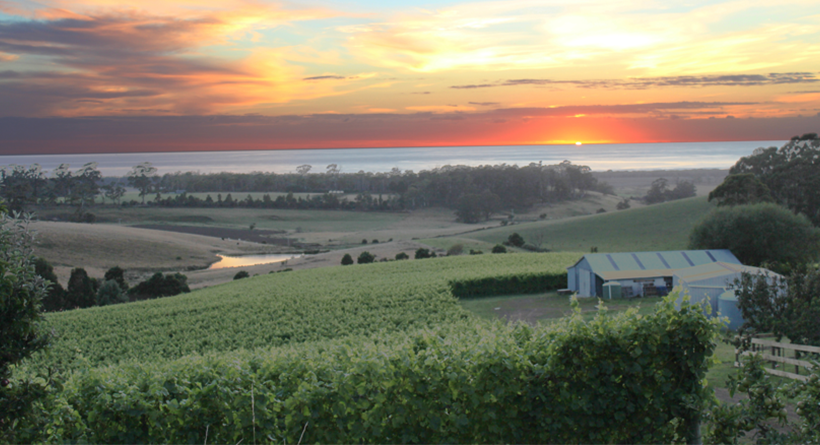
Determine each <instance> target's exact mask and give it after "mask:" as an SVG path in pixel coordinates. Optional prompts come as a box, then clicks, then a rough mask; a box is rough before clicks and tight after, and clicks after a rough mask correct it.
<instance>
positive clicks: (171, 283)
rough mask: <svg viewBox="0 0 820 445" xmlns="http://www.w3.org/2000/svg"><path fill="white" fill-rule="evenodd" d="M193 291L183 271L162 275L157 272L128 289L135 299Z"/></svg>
mask: <svg viewBox="0 0 820 445" xmlns="http://www.w3.org/2000/svg"><path fill="white" fill-rule="evenodd" d="M188 292H191V289H190V288H189V287H188V277H186V276H185V275H182V274H181V273H175V274H167V275H165V276H163V275H162V273H161V272H157V273H155V274H154V275H152V276H151V278H149V279H147V280H145V281H143V282H141V283H139V284H137V285H136V286H134V287H132V288H131V289H129V290H128V295H129V296H131V298H132V299H133V300H147V299H151V298H160V297H172V296H174V295H179V294H182V293H188Z"/></svg>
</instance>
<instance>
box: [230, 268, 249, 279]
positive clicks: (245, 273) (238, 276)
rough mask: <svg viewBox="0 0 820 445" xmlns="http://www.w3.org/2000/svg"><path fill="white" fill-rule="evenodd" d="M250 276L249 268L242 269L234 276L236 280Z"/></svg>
mask: <svg viewBox="0 0 820 445" xmlns="http://www.w3.org/2000/svg"><path fill="white" fill-rule="evenodd" d="M250 276H251V274H249V273H248V271H247V270H240V271H239V272H237V273H236V275H234V276H233V279H234V280H241V279H242V278H248V277H250Z"/></svg>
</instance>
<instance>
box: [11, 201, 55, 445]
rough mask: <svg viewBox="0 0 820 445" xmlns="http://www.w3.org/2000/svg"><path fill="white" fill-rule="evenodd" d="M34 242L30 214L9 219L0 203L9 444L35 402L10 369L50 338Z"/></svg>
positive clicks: (46, 342) (46, 289)
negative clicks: (14, 382)
mask: <svg viewBox="0 0 820 445" xmlns="http://www.w3.org/2000/svg"><path fill="white" fill-rule="evenodd" d="M33 241H34V235H33V234H32V232H31V231H30V230H29V218H28V217H27V216H23V217H16V216H15V217H9V216H8V215H7V214H6V208H5V205H4V203H2V202H0V339H2V340H0V441H2V442H9V443H14V442H15V440H14V436H11V437H9V436H8V435H7V434H9V433H7V431H8V429H9V426H10V425H11V424H12V422H15V421H16V420H17V419H20V418H21V417H23V416H25V415H26V412H27V411H28V409H29V408H30V406H31V403H32V401H33V395H32V394H31V393H30V392H29V385H28V384H22V385H15V386H11V385H9V379H10V378H11V368H12V366H13V365H17V364H19V363H20V361H22V360H23V359H24V358H26V357H29V356H31V355H32V354H33V353H35V352H36V351H39V350H41V349H44V348H46V347H47V345H48V341H49V336H48V334H47V333H46V332H45V330H44V329H43V327H42V325H41V322H42V320H43V316H42V313H41V310H40V305H41V302H42V300H43V298H44V297H45V296H46V293H47V292H48V284H47V282H46V280H45V279H43V277H41V276H39V275H37V274H36V273H35V268H34V254H33V251H32V247H31V246H32V244H33ZM12 434H13V433H12Z"/></svg>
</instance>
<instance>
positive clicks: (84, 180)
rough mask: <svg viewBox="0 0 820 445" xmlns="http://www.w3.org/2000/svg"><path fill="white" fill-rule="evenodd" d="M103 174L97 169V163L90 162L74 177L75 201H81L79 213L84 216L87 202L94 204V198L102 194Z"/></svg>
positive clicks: (73, 195) (73, 191) (73, 192)
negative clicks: (101, 181) (100, 183)
mask: <svg viewBox="0 0 820 445" xmlns="http://www.w3.org/2000/svg"><path fill="white" fill-rule="evenodd" d="M100 180H102V174H101V173H100V171H99V170H98V169H97V163H96V162H88V163H86V164H85V165H83V166H82V167H81V168H80V169H79V170H77V173H76V174H75V176H74V188H72V189H71V193H72V197H73V198H74V199H73V200H74V201H75V202H76V201H79V202H80V206H79V207H78V208H77V213H78V214H79V215H80V216H82V214H83V212H84V211H85V203H86V202H91V203H93V202H94V198H95V197H96V196H97V195H99V194H100V185H99V184H98V183H99V182H100Z"/></svg>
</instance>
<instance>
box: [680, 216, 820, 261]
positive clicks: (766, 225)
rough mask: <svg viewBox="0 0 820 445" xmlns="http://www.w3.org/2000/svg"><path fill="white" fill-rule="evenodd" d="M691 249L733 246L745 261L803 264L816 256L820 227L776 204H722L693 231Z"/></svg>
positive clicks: (731, 248) (690, 236)
mask: <svg viewBox="0 0 820 445" xmlns="http://www.w3.org/2000/svg"><path fill="white" fill-rule="evenodd" d="M689 248H691V249H729V250H731V251H732V253H733V254H735V256H736V257H737V258H738V259H739V260H740V261H741V262H742V263H743V264H747V265H751V266H762V265H764V264H767V263H768V264H772V263H779V264H792V265H795V264H803V263H806V262H809V261H812V260H815V259H816V258H817V256H818V252H819V251H820V250H818V249H819V248H820V231H819V230H818V229H817V228H815V227H813V226H812V224H811V221H809V219H808V218H806V217H805V216H803V215H795V214H793V213H792V212H790V211H789V210H787V209H785V208H783V207H780V206H778V205H776V204H754V205H742V206H735V207H719V208H717V209H715V210H713V211H712V212H711V213H709V214H708V215H707V216H706V217H704V218H703V219H702V220H701V221H700V222H699V223H698V224H696V225H695V227H694V228H693V229H692V233H691V234H690V235H689Z"/></svg>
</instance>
